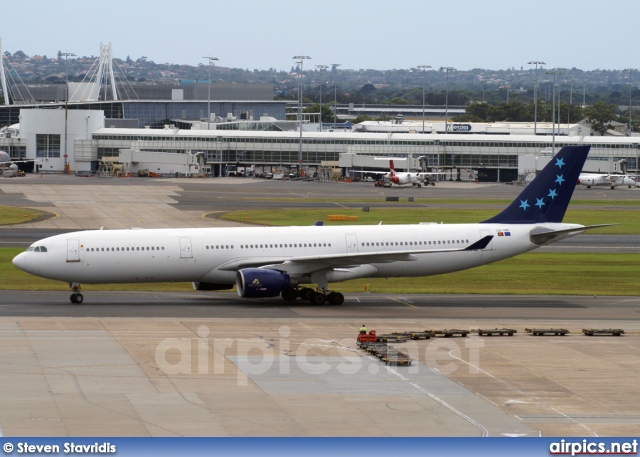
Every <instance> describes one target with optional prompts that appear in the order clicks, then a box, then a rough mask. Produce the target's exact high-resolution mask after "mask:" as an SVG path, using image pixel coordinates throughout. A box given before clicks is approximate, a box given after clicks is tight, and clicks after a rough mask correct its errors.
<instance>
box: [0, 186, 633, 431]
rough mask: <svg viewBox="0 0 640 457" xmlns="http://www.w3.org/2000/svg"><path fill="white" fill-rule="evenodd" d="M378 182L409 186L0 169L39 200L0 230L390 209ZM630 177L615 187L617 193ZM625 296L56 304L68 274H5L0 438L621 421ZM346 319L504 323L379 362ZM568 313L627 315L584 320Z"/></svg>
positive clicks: (629, 336) (589, 246) (628, 345)
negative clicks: (52, 279)
mask: <svg viewBox="0 0 640 457" xmlns="http://www.w3.org/2000/svg"><path fill="white" fill-rule="evenodd" d="M458 184H461V185H458ZM422 190H423V191H426V192H429V195H430V196H433V198H436V199H437V198H441V199H443V200H444V199H447V198H468V199H470V200H471V201H472V200H473V199H474V198H475V199H477V198H483V199H489V198H499V199H512V198H514V197H515V195H516V194H517V193H518V192H519V190H520V189H519V188H517V187H516V186H507V185H504V184H501V185H500V184H493V185H484V184H480V185H475V186H474V184H473V183H441V184H437V185H436V187H435V188H431V187H430V188H429V189H428V190H427V189H422ZM386 192H393V193H395V195H398V192H403V193H402V194H401V195H402V196H403V198H404V197H405V196H407V195H409V194H413V195H418V194H417V193H416V192H417V190H413V189H402V190H395V189H392V190H388V191H387V190H385V191H382V192H381V191H380V190H378V189H377V188H373V187H372V186H370V185H366V184H359V185H354V186H349V185H347V184H344V183H307V182H275V181H264V180H243V179H239V180H236V179H235V178H223V179H220V180H218V179H214V180H173V179H170V180H153V179H140V180H138V179H129V180H125V179H122V180H117V179H112V180H97V179H94V180H93V181H92V180H91V179H87V178H74V177H67V176H55V177H53V176H46V177H43V178H37V177H28V178H24V180H22V178H21V180H18V179H17V178H16V179H12V180H0V205H17V206H30V207H34V208H39V209H42V210H46V211H53V212H54V213H56V214H57V217H55V218H52V219H49V220H47V221H43V222H38V223H35V224H23V225H16V226H13V227H3V228H0V245H2V246H14V247H24V246H25V245H27V244H29V243H30V242H32V241H33V240H35V239H40V238H43V237H46V236H50V235H51V234H55V233H62V232H67V231H71V230H80V229H95V228H99V227H100V226H105V228H128V227H146V228H153V227H166V226H198V227H200V226H217V225H222V224H226V222H224V221H221V220H220V219H216V218H203V217H202V215H203V214H204V213H210V212H224V211H229V210H231V209H234V208H241V207H242V208H251V207H260V208H270V209H274V210H277V209H279V208H284V207H292V205H293V206H298V207H310V206H311V205H326V206H327V207H330V205H333V204H332V203H323V202H322V201H318V200H322V198H325V199H331V198H345V195H348V196H349V197H353V198H354V199H357V198H373V197H371V196H375V198H376V199H378V198H379V199H380V200H381V201H380V202H379V203H375V204H376V205H378V204H379V205H380V206H381V207H386V205H389V206H391V207H395V206H394V205H393V204H389V203H386V202H384V201H383V200H384V197H385V196H388V195H390V193H386ZM608 192H610V191H608V190H607V191H606V192H603V191H599V190H598V191H594V192H587V191H576V198H578V199H580V198H583V199H589V200H592V199H604V200H606V199H607V198H609V199H610V198H611V196H610V195H607V194H608ZM270 195H277V196H279V197H282V196H283V195H286V196H287V201H282V200H277V201H272V200H269V199H268V198H267V197H268V196H270ZM465 195H466V197H465ZM638 195H640V194H638V193H637V192H636V190H635V189H628V190H627V189H617V190H616V191H615V198H616V199H625V198H629V199H637V198H638ZM310 199H312V200H313V202H309V201H308V200H310ZM353 204H354V205H356V206H355V207H356V208H357V207H358V206H361V203H358V202H355V203H353ZM402 204H403V205H406V207H407V208H408V210H410V208H411V207H413V206H411V205H409V204H408V203H404V202H403V203H402ZM431 204H434V205H435V204H436V203H431ZM442 204H443V205H446V204H447V203H445V202H442ZM370 205H373V204H370ZM489 206H492V205H489ZM497 206H499V205H497ZM614 206H615V204H614V203H612V207H614ZM574 240H576V241H574ZM578 240H580V241H578ZM582 240H584V241H582ZM639 246H640V236H636V235H631V236H625V237H617V236H616V237H611V236H604V235H583V236H580V237H576V238H572V239H571V243H563V244H562V245H560V244H558V245H556V247H555V248H553V249H559V250H568V251H570V252H575V251H581V252H633V250H634V249H638V247H639ZM545 249H546V248H545ZM639 313H640V297H600V296H597V297H592V296H583V297H576V296H513V295H511V296H504V295H499V296H480V295H478V296H471V295H464V296H460V295H409V294H407V295H381V294H346V300H345V303H344V304H343V305H341V306H328V305H325V306H319V307H318V306H313V305H310V304H308V303H306V302H301V301H297V302H294V303H287V302H284V301H282V300H281V299H265V300H258V301H248V300H244V299H241V298H239V297H238V296H237V295H235V294H234V293H227V292H215V293H209V292H200V291H192V292H188V293H158V292H122V291H118V290H117V286H116V287H114V290H113V291H110V292H94V291H90V290H86V291H85V303H84V304H82V305H72V304H70V303H69V294H68V292H50V291H47V292H25V291H6V290H5V291H3V293H2V294H1V295H0V350H1V351H2V353H3V364H2V366H1V367H0V429H1V430H2V432H3V433H4V434H5V435H10V436H606V435H610V436H635V435H638V434H640V425H638V424H640V415H639V414H638V411H640V400H639V399H640V383H639V382H638V380H639V379H640V366H638V364H637V363H636V361H637V360H638V356H639V354H638V351H639V350H638V348H639V347H640V344H639V343H640V319H639V318H640V314H639ZM363 323H364V324H366V326H367V327H368V328H369V329H376V330H377V331H378V333H387V332H394V331H407V330H414V331H415V330H425V329H437V328H458V329H477V328H512V329H514V330H517V333H516V334H515V335H514V336H512V337H507V336H504V337H498V336H495V337H484V336H483V337H478V336H474V337H469V338H433V339H430V340H419V341H409V342H407V343H403V344H402V345H397V347H398V348H399V349H401V350H405V351H406V352H408V353H409V354H410V355H411V356H412V357H413V358H414V363H413V364H412V365H411V366H410V367H395V366H388V365H384V364H383V363H381V362H380V361H378V360H377V359H375V358H373V357H372V356H370V355H369V354H368V353H365V352H362V351H360V350H359V349H358V348H357V346H356V344H355V337H356V334H357V331H358V328H359V327H360V326H361V325H362V324H363ZM533 326H535V327H543V328H548V327H554V328H566V329H568V330H569V331H570V334H569V335H567V336H565V337H555V336H544V337H534V336H532V335H529V334H527V333H526V332H525V329H526V328H529V327H533ZM583 328H622V329H624V330H625V332H626V333H625V335H624V336H621V337H588V336H585V335H583V334H582V329H583Z"/></svg>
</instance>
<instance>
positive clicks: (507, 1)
mask: <svg viewBox="0 0 640 457" xmlns="http://www.w3.org/2000/svg"><path fill="white" fill-rule="evenodd" d="M0 5H4V8H3V14H2V17H3V19H2V27H1V28H0V37H1V38H2V46H3V51H9V52H11V53H14V52H16V51H18V50H21V51H23V52H24V53H26V54H27V55H37V54H40V55H46V56H47V57H55V56H56V54H57V52H58V51H63V52H73V53H75V54H76V55H78V56H90V55H96V56H97V55H98V54H99V49H100V43H101V42H102V43H109V42H110V43H112V45H113V55H114V57H118V58H122V59H124V58H126V57H127V56H130V57H131V58H132V59H134V60H136V59H138V58H140V57H142V56H146V57H147V59H148V60H152V61H154V62H156V63H165V62H169V63H175V64H188V65H197V64H198V63H206V61H205V59H203V58H202V56H215V57H218V58H219V59H220V61H219V62H217V64H218V65H220V66H225V67H235V68H248V69H251V70H253V69H269V68H275V69H277V70H285V71H289V70H290V68H291V66H292V63H293V59H292V57H293V56H295V55H306V56H310V57H311V60H308V61H305V68H312V67H311V66H313V65H319V64H325V65H328V64H332V63H340V64H342V67H341V68H350V69H377V70H386V69H400V68H411V67H415V66H417V65H431V66H432V67H433V68H439V67H441V66H451V67H455V68H457V69H458V70H468V69H472V68H486V69H493V70H499V69H506V68H510V67H515V68H520V67H524V68H531V66H529V65H527V62H529V61H531V60H541V61H544V62H546V63H547V65H546V67H548V68H553V67H561V68H573V67H576V68H578V69H582V70H595V69H624V68H628V67H634V68H635V67H640V61H639V60H640V58H639V57H638V51H637V48H638V45H639V44H640V40H638V38H639V36H640V32H639V30H640V24H639V19H640V1H639V0H617V1H615V2H608V1H604V0H580V1H578V0H535V1H522V0H454V1H450V0H438V1H431V0H397V1H391V0H387V1H382V0H362V1H351V0H339V1H338V0H324V1H317V2H312V1H293V0H262V1H258V0H226V1H216V0H208V1H206V0H205V1H202V0H191V1H182V2H178V1H175V0H172V1H165V0H153V1H151V0H126V1H123V0H111V1H110V2H109V1H107V2H93V1H92V2H87V1H85V0H60V1H57V2H53V1H48V0H42V1H36V0H21V1H20V2H15V1H11V2H9V1H7V0H0Z"/></svg>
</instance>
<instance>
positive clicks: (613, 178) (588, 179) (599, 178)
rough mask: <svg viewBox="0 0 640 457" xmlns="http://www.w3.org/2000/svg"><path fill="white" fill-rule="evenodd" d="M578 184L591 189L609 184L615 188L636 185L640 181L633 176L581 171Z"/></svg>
mask: <svg viewBox="0 0 640 457" xmlns="http://www.w3.org/2000/svg"><path fill="white" fill-rule="evenodd" d="M578 184H580V185H582V186H586V187H587V189H591V186H608V187H610V188H611V189H615V188H616V186H629V187H636V186H639V185H640V183H638V182H637V180H636V179H635V178H634V177H633V176H629V175H618V174H602V173H580V176H579V177H578Z"/></svg>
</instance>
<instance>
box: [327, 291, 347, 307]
mask: <svg viewBox="0 0 640 457" xmlns="http://www.w3.org/2000/svg"><path fill="white" fill-rule="evenodd" d="M327 301H328V302H329V304H331V305H341V304H343V303H344V295H342V294H341V293H340V292H331V293H330V294H329V295H327Z"/></svg>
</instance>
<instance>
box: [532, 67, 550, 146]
mask: <svg viewBox="0 0 640 457" xmlns="http://www.w3.org/2000/svg"><path fill="white" fill-rule="evenodd" d="M529 65H535V66H536V70H535V76H534V82H533V134H534V135H536V134H537V132H538V65H546V63H544V62H541V61H539V60H532V61H531V62H529Z"/></svg>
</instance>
